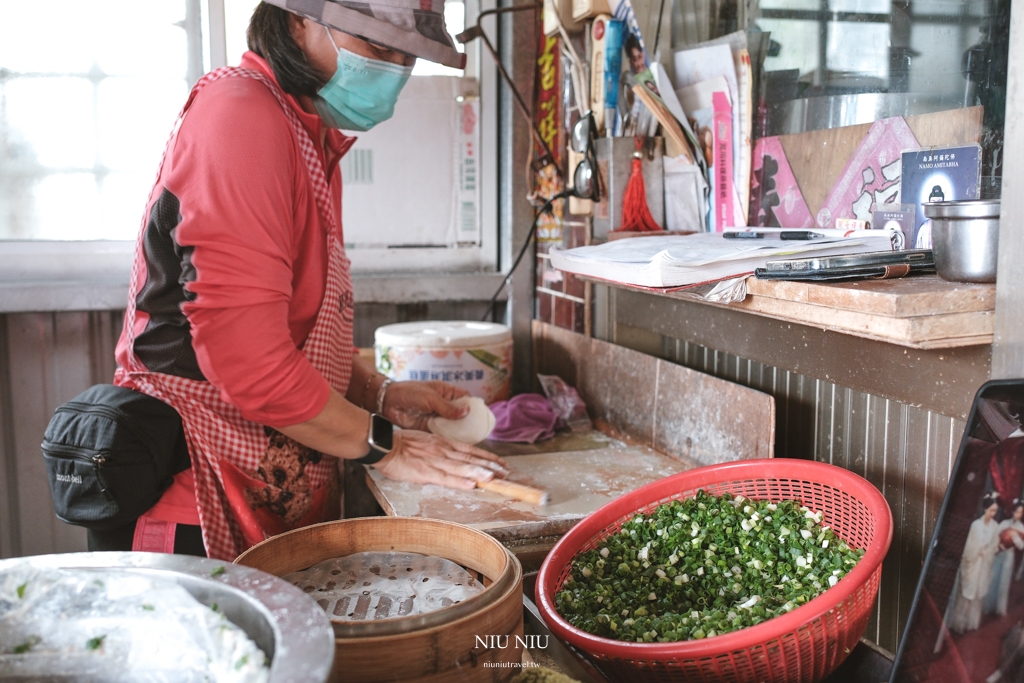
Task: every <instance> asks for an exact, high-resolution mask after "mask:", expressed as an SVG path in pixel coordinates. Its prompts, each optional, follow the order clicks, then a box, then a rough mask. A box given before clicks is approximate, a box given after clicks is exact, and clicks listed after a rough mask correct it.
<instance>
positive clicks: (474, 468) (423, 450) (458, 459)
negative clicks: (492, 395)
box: [373, 429, 508, 490]
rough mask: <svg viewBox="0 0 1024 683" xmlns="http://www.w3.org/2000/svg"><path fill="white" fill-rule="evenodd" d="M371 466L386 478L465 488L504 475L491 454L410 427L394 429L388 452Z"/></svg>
mask: <svg viewBox="0 0 1024 683" xmlns="http://www.w3.org/2000/svg"><path fill="white" fill-rule="evenodd" d="M373 467H375V468H377V469H378V470H380V471H381V473H383V474H384V475H385V476H386V477H388V478H389V479H396V480H398V481H408V482H412V483H414V484H438V485H440V486H448V487H450V488H453V489H465V490H470V489H473V488H476V484H477V482H480V481H490V480H491V479H494V478H495V477H497V478H499V479H503V478H504V477H505V475H506V474H508V468H506V467H505V463H504V461H503V460H502V459H501V458H499V457H498V456H496V455H494V454H493V453H488V452H487V451H484V450H481V449H479V448H476V447H474V446H469V445H466V444H462V443H456V442H454V441H449V440H448V439H446V438H444V437H442V436H437V435H435V434H427V433H426V432H420V431H415V430H411V429H407V430H401V431H397V430H396V431H395V436H394V443H393V446H392V448H391V452H390V453H388V454H387V455H386V456H384V459H383V460H381V461H380V462H378V463H377V464H375V465H373Z"/></svg>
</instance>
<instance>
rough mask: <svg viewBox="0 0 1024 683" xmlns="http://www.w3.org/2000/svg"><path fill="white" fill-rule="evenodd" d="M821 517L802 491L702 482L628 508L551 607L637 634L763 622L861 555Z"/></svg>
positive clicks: (587, 623) (638, 637) (706, 632)
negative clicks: (686, 492) (793, 494)
mask: <svg viewBox="0 0 1024 683" xmlns="http://www.w3.org/2000/svg"><path fill="white" fill-rule="evenodd" d="M823 517H824V516H823V515H822V513H821V512H817V511H814V510H811V509H810V508H807V507H806V506H803V505H802V504H801V503H800V502H798V501H779V502H775V503H769V502H766V501H757V500H751V499H747V498H743V497H742V496H731V495H729V494H726V495H724V496H722V497H716V496H712V495H709V494H707V493H706V492H704V491H698V492H697V495H696V496H695V497H694V498H690V499H687V500H675V501H672V502H670V503H666V504H664V505H661V506H659V507H657V508H655V509H653V510H651V511H650V512H649V513H647V514H637V515H634V516H633V518H632V519H630V520H628V521H626V522H625V523H624V524H623V525H622V528H621V529H619V531H618V532H616V533H614V534H612V535H611V536H609V537H608V538H607V539H605V540H604V542H603V544H602V545H600V546H599V547H597V548H594V549H592V550H588V551H586V552H583V553H580V554H579V555H577V556H576V558H574V560H573V562H572V566H571V573H570V577H571V580H569V579H567V580H566V583H565V584H564V585H563V587H562V590H561V591H559V592H558V593H557V594H556V596H555V601H556V606H557V609H558V611H559V613H560V614H561V615H562V616H563V617H565V618H566V620H568V621H569V622H570V623H571V624H572V625H573V626H575V627H577V628H579V629H582V630H584V631H587V632H588V633H592V634H594V635H599V636H603V637H607V638H614V639H617V640H623V641H628V642H639V643H652V642H661V643H664V642H673V641H679V640H697V639H701V638H710V637H713V636H715V635H719V634H722V633H729V632H731V631H736V630H739V629H741V628H746V627H748V626H753V625H756V624H759V623H761V622H764V621H766V620H768V619H771V618H772V617H775V616H779V615H781V614H785V613H786V612H789V611H791V610H793V609H796V608H797V607H799V606H800V605H803V604H805V603H807V602H808V601H810V600H812V599H814V598H815V597H817V596H818V595H819V594H821V593H822V592H824V591H825V590H827V589H828V588H829V587H832V586H834V585H836V584H837V583H838V582H839V581H840V580H841V579H842V578H843V577H844V576H845V575H846V574H847V573H848V572H849V571H850V570H851V569H852V568H853V567H854V566H855V565H856V564H857V562H858V561H859V560H860V558H861V557H862V556H863V554H864V551H863V550H859V549H853V548H850V547H849V546H848V545H847V543H846V542H845V541H843V540H842V539H841V538H839V537H838V536H836V535H835V532H833V531H832V530H831V529H829V528H828V527H825V526H821V520H822V519H823ZM606 559H608V560H609V561H608V563H607V566H606V564H605V560H606ZM609 615H613V616H609ZM624 617H628V618H625V619H623V618H624Z"/></svg>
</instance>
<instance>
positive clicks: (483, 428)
mask: <svg viewBox="0 0 1024 683" xmlns="http://www.w3.org/2000/svg"><path fill="white" fill-rule="evenodd" d="M452 403H454V404H455V405H457V406H463V405H468V406H469V413H468V414H467V415H466V417H464V418H462V419H461V420H449V419H448V418H445V417H436V416H435V417H432V418H430V420H428V421H427V427H428V429H430V431H431V432H433V433H434V434H437V435H439V436H443V437H444V438H446V439H450V440H452V441H458V442H460V443H468V444H475V443H480V442H481V441H483V440H484V439H486V438H487V436H488V435H489V434H490V433H491V431H492V430H493V429H494V424H495V420H494V413H492V412H491V409H490V408H488V407H487V404H486V403H484V400H483V399H482V398H477V397H476V396H463V397H462V398H457V399H455V400H454V401H452Z"/></svg>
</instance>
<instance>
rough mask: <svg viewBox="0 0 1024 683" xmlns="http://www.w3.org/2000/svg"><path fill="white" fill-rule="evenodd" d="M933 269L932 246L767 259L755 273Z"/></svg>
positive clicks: (876, 273) (843, 276) (864, 274)
mask: <svg viewBox="0 0 1024 683" xmlns="http://www.w3.org/2000/svg"><path fill="white" fill-rule="evenodd" d="M934 272H935V258H934V256H933V254H932V251H931V249H915V250H911V251H873V252H868V253H864V254H850V255H846V256H819V257H812V258H802V259H790V260H785V261H769V262H768V263H766V264H765V267H764V268H758V269H756V270H755V271H754V275H755V276H757V278H758V279H760V280H795V281H803V282H823V281H826V282H827V281H839V280H865V279H870V280H881V279H886V278H897V277H905V276H907V275H912V274H916V273H934Z"/></svg>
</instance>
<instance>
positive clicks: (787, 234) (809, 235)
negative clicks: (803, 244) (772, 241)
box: [779, 230, 824, 240]
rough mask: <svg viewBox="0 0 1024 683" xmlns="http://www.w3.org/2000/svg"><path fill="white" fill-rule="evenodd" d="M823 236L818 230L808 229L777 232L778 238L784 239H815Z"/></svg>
mask: <svg viewBox="0 0 1024 683" xmlns="http://www.w3.org/2000/svg"><path fill="white" fill-rule="evenodd" d="M822 237H824V235H822V234H821V233H820V232H811V231H810V230H789V231H783V232H780V233H779V239H784V240H816V239H819V238H822Z"/></svg>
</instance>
